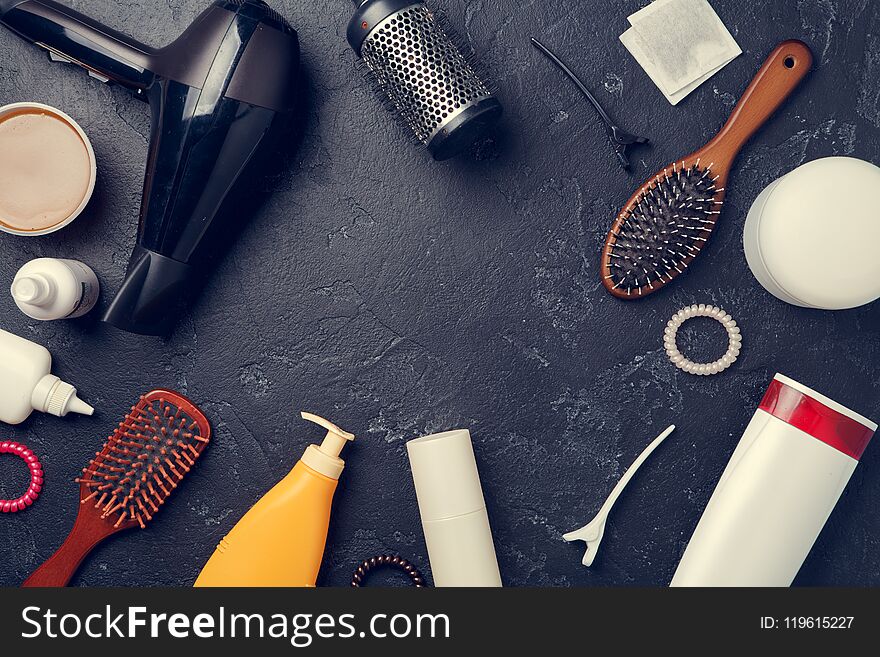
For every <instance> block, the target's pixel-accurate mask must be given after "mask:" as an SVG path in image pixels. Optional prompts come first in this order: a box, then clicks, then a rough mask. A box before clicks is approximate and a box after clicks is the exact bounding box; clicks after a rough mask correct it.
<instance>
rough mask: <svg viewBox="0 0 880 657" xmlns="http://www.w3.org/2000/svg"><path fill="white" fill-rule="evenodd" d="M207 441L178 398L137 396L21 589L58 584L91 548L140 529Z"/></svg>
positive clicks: (204, 429)
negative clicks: (53, 548)
mask: <svg viewBox="0 0 880 657" xmlns="http://www.w3.org/2000/svg"><path fill="white" fill-rule="evenodd" d="M210 438H211V426H210V425H209V424H208V420H207V419H206V418H205V416H204V414H203V413H202V412H201V411H200V410H199V409H198V408H197V407H196V406H195V405H194V404H193V403H192V402H190V401H189V400H188V399H186V398H185V397H183V396H182V395H179V394H177V393H176V392H171V391H170V390H153V391H152V392H150V393H148V394H146V395H144V396H143V397H141V398H140V401H139V402H138V403H137V404H136V405H135V406H132V407H131V412H130V413H129V414H128V415H126V416H125V420H123V421H122V422H120V423H119V427H118V428H117V429H116V430H115V431H114V432H113V433H112V434H111V435H110V437H109V438H108V439H107V442H105V443H104V448H103V449H102V450H101V451H100V452H96V453H95V458H93V459H92V460H91V462H90V463H89V465H88V466H86V467H85V468H83V475H82V477H78V478H77V479H76V481H77V482H78V483H79V486H80V508H79V513H78V514H77V516H76V522H75V523H74V525H73V529H72V530H71V531H70V534H69V535H68V536H67V539H66V540H65V541H64V543H63V544H62V545H61V547H60V548H58V551H57V552H56V553H55V554H53V555H52V556H51V557H49V559H48V560H47V561H46V562H45V563H44V564H43V565H42V566H40V567H39V568H37V570H35V571H34V572H33V574H32V575H31V576H30V577H28V578H27V580H25V582H24V584H22V586H26V587H34V586H66V585H67V583H68V582H69V581H70V578H71V577H73V574H74V573H75V572H76V569H77V568H78V567H79V565H80V563H82V560H83V559H84V558H85V557H86V555H87V554H88V553H89V552H91V551H92V549H93V548H94V547H95V546H96V545H97V544H98V543H100V542H101V541H103V540H104V539H105V538H107V537H109V536H112V535H113V534H115V533H117V532H121V531H123V530H125V529H131V528H133V527H140V528H141V529H143V528H145V527H146V523H147V522H149V521H150V520H152V519H153V516H154V515H155V514H156V512H157V511H158V510H159V507H161V506H162V505H163V504H164V503H165V500H167V499H168V496H169V495H171V493H172V492H173V491H174V489H175V488H177V485H178V484H179V483H180V481H181V480H182V479H183V478H184V476H185V475H186V473H188V472H189V471H190V469H191V468H192V466H193V465H194V464H195V462H196V459H198V458H199V455H200V454H201V453H202V451H203V450H204V449H205V446H206V445H207V444H208V441H209V440H210Z"/></svg>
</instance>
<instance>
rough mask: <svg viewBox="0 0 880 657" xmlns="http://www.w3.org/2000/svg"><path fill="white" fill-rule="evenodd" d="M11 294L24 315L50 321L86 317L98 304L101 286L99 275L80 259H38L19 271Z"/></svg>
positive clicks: (13, 282)
mask: <svg viewBox="0 0 880 657" xmlns="http://www.w3.org/2000/svg"><path fill="white" fill-rule="evenodd" d="M11 292H12V298H13V299H14V300H15V304H16V305H17V306H18V308H19V310H21V312H23V313H24V314H25V315H27V316H28V317H30V318H32V319H38V320H41V321H47V320H53V319H73V318H75V317H82V316H83V315H85V314H86V313H88V312H89V311H90V310H91V309H92V308H94V307H95V304H96V303H97V302H98V294H99V292H100V286H99V284H98V277H97V276H95V272H94V271H92V269H91V268H90V267H89V266H88V265H85V264H83V263H81V262H79V261H78V260H61V259H58V258H37V259H36V260H31V261H30V262H29V263H27V264H26V265H25V266H24V267H22V268H21V269H19V271H18V273H17V274H16V275H15V279H14V280H13V281H12V287H11Z"/></svg>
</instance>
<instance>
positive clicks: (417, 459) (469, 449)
mask: <svg viewBox="0 0 880 657" xmlns="http://www.w3.org/2000/svg"><path fill="white" fill-rule="evenodd" d="M406 451H407V453H408V454H409V462H410V466H411V468H412V475H413V482H414V483H415V488H416V497H417V498H418V502H419V512H420V513H421V516H422V529H423V530H424V532H425V543H426V544H427V546H428V559H429V560H430V562H431V574H432V575H433V578H434V586H438V587H444V586H445V587H462V586H477V587H498V586H501V574H500V572H499V571H498V560H497V558H496V556H495V544H494V543H493V542H492V529H491V528H490V527H489V515H488V513H487V512H486V502H485V500H484V499H483V488H482V486H481V485H480V474H479V472H478V471H477V461H476V459H475V457H474V448H473V444H472V443H471V434H470V432H469V431H467V430H460V431H448V432H446V433H438V434H434V435H432V436H425V437H424V438H417V439H416V440H411V441H409V442H408V443H407V444H406Z"/></svg>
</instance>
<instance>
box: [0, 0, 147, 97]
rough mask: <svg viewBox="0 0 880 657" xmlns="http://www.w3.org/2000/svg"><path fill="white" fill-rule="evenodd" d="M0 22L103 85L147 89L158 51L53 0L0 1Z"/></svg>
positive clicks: (59, 60)
mask: <svg viewBox="0 0 880 657" xmlns="http://www.w3.org/2000/svg"><path fill="white" fill-rule="evenodd" d="M0 23H2V24H3V25H5V26H6V27H8V28H9V29H11V30H12V31H14V32H16V33H17V34H18V35H19V36H21V37H23V38H24V39H26V40H27V41H30V42H32V43H34V44H36V45H38V46H40V47H41V48H44V49H45V50H47V51H48V52H49V57H50V59H52V60H53V61H58V62H64V63H71V64H76V65H78V66H81V67H83V68H85V69H86V70H87V71H88V72H89V75H91V76H92V77H94V78H97V79H99V80H101V81H102V82H115V83H117V84H120V85H122V86H125V87H128V88H129V89H133V90H143V89H145V88H146V87H148V86H149V85H150V83H151V82H152V79H153V72H152V70H151V68H152V67H151V62H152V57H153V55H154V53H155V51H154V50H153V49H151V48H148V47H147V46H145V45H143V44H140V43H138V42H136V41H134V40H132V39H130V38H129V37H127V36H126V35H124V34H122V33H120V32H117V31H116V30H112V29H110V28H108V27H105V26H104V25H101V24H100V23H98V22H97V21H95V20H93V19H91V18H89V17H88V16H85V15H83V14H80V13H79V12H77V11H74V10H73V9H70V8H69V7H65V6H64V5H61V4H58V3H57V2H53V0H0Z"/></svg>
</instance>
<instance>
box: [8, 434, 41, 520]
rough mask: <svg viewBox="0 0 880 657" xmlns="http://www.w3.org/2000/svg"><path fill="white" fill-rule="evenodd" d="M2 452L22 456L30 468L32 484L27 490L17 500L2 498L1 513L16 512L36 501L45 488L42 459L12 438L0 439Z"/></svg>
mask: <svg viewBox="0 0 880 657" xmlns="http://www.w3.org/2000/svg"><path fill="white" fill-rule="evenodd" d="M0 454H13V455H15V456H18V457H19V458H21V459H22V460H23V461H24V462H25V463H26V464H27V467H28V470H30V473H31V485H30V486H28V489H27V492H26V493H25V494H24V495H22V496H21V497H19V498H18V499H15V500H0V513H16V512H17V511H22V510H24V509H26V508H27V507H29V506H30V505H31V504H33V503H34V500H36V499H37V498H38V497H39V496H40V491H41V490H43V466H42V465H41V464H40V459H38V458H37V455H36V454H34V453H33V452H32V451H31V450H30V449H28V448H27V447H25V446H24V445H21V444H19V443H16V442H12V441H11V440H4V441H0Z"/></svg>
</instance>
